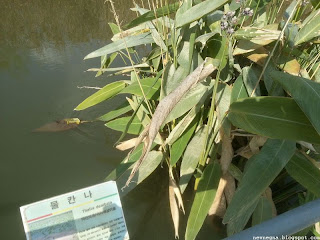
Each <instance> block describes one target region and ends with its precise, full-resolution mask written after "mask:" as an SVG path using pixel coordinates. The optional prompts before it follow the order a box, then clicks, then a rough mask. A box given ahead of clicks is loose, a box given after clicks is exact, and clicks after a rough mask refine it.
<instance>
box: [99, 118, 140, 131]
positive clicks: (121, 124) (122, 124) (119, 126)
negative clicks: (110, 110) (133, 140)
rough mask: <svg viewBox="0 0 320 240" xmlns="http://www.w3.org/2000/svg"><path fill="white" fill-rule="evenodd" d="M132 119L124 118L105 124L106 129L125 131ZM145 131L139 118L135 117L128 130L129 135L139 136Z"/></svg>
mask: <svg viewBox="0 0 320 240" xmlns="http://www.w3.org/2000/svg"><path fill="white" fill-rule="evenodd" d="M130 118H131V117H122V118H117V119H115V120H112V121H110V122H108V123H106V124H105V126H106V127H108V128H111V129H113V130H116V131H120V132H123V131H125V129H126V127H127V124H128V122H129V120H130ZM142 129H143V125H142V123H141V122H140V120H139V118H138V117H137V116H135V117H134V118H133V120H132V122H131V124H130V126H129V127H128V129H127V133H130V134H135V135H138V134H139V133H140V132H141V131H142Z"/></svg>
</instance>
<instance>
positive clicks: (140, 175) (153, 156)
mask: <svg viewBox="0 0 320 240" xmlns="http://www.w3.org/2000/svg"><path fill="white" fill-rule="evenodd" d="M162 159H163V153H162V152H158V151H151V152H150V153H149V154H148V157H147V159H146V160H145V161H143V163H142V164H141V166H140V168H139V170H138V171H137V173H136V174H135V176H134V178H133V179H132V181H131V183H130V184H129V186H127V187H125V188H123V189H122V191H121V192H120V196H121V197H123V196H125V195H126V194H127V193H129V192H130V191H131V190H132V189H134V188H135V187H136V186H137V185H138V184H140V183H141V182H142V181H143V180H144V179H146V178H147V177H148V176H149V175H150V174H151V173H152V172H153V171H154V170H155V169H156V168H157V167H158V166H159V164H160V163H161V161H162ZM133 167H134V165H131V166H130V167H129V168H128V169H127V170H126V171H125V172H124V173H123V174H122V175H121V176H120V177H119V178H118V179H117V185H118V186H119V188H122V187H123V186H125V184H126V181H127V180H128V177H129V176H130V173H131V170H132V168H133Z"/></svg>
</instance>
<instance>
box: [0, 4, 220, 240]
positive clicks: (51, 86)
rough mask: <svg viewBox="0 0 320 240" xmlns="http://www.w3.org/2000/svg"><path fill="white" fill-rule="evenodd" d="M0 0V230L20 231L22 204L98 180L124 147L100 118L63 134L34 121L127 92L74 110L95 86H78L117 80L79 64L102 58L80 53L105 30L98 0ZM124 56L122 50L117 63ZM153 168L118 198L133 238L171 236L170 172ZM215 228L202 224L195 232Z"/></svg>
mask: <svg viewBox="0 0 320 240" xmlns="http://www.w3.org/2000/svg"><path fill="white" fill-rule="evenodd" d="M128 2H129V1H127V0H117V1H115V5H116V8H117V10H118V14H119V16H120V19H121V20H122V21H123V22H128V21H129V19H130V18H133V17H134V14H133V13H131V12H130V11H129V9H128V6H129V5H128ZM1 3H2V4H1V8H0V15H1V16H2V18H1V21H0V79H1V81H0V110H1V114H0V136H1V138H0V159H1V167H0V189H1V194H0V226H1V227H0V229H1V233H0V238H1V239H25V236H24V232H23V226H22V222H21V218H20V212H19V207H20V206H22V205H25V204H28V203H32V202H34V201H39V200H42V199H45V198H49V197H52V196H55V195H60V194H63V193H66V192H68V191H74V190H77V189H80V188H84V187H87V186H90V185H93V184H97V183H101V182H102V181H103V179H104V178H105V177H106V176H107V175H108V173H110V172H111V170H112V169H114V168H115V167H116V165H117V164H118V163H119V162H120V161H121V160H122V159H123V157H124V156H125V153H121V152H119V151H117V150H116V149H115V148H114V147H113V144H114V143H115V142H116V140H117V139H118V137H119V136H120V134H119V133H118V132H114V131H111V130H109V129H107V128H106V127H104V125H103V123H90V124H85V125H82V126H80V127H79V129H76V130H70V131H66V132H59V133H33V132H32V130H33V129H35V128H38V127H40V126H41V125H43V124H46V123H49V122H52V121H55V120H59V119H63V118H69V117H78V118H80V119H82V120H90V119H94V118H96V117H98V116H100V115H102V114H104V113H105V112H107V111H108V110H110V109H112V108H113V107H114V106H116V105H118V104H119V101H120V99H123V96H122V97H120V98H119V97H116V98H114V99H111V100H109V101H107V102H106V103H102V104H100V105H98V106H97V107H94V108H89V109H88V110H86V111H81V112H75V111H73V109H74V108H75V107H76V106H77V105H78V104H79V103H80V102H81V101H82V100H84V99H85V98H86V97H87V96H89V95H91V94H92V93H93V92H94V91H95V90H92V89H79V88H78V86H98V87H101V86H104V85H105V84H106V83H108V82H110V81H114V80H116V79H118V78H106V77H101V78H95V77H94V74H93V73H88V72H85V70H87V69H88V68H90V67H97V66H99V61H100V60H99V59H95V60H90V61H83V57H84V56H85V55H86V54H88V53H90V52H91V51H93V50H95V49H97V48H99V47H102V46H104V45H106V44H107V43H108V39H110V38H111V32H110V30H109V27H108V24H107V23H108V22H111V21H113V15H112V13H111V12H110V9H109V8H108V5H105V4H104V0H68V1H65V0H47V1H43V0H29V1H25V0H2V1H1ZM121 64H122V63H121V62H120V59H118V60H117V61H116V62H115V64H114V65H113V66H120V65H121ZM157 172H158V173H157V174H155V175H154V176H152V177H151V178H149V179H147V180H146V182H145V183H144V184H142V185H141V186H139V187H137V188H136V189H135V190H134V191H132V193H130V194H128V195H127V196H126V197H124V198H123V199H122V201H123V206H124V213H125V217H126V220H127V225H128V229H129V234H130V236H131V239H174V233H173V227H172V223H171V217H170V211H169V204H168V200H167V199H168V197H167V194H168V193H167V181H163V180H161V179H163V178H162V173H164V172H166V170H164V169H159V170H157ZM185 220H186V219H185V218H184V220H183V224H185ZM183 229H184V228H181V234H182V235H183ZM155 232H156V234H154V233H155ZM150 236H151V237H150ZM214 237H217V236H216V235H215V234H213V235H212V229H210V227H208V226H205V227H204V229H203V231H202V232H201V234H200V236H199V239H213V238H214ZM218 239H219V238H218Z"/></svg>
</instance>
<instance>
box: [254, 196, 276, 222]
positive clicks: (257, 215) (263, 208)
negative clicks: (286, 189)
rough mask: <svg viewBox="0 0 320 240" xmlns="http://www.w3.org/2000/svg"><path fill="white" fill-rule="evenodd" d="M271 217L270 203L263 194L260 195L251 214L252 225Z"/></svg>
mask: <svg viewBox="0 0 320 240" xmlns="http://www.w3.org/2000/svg"><path fill="white" fill-rule="evenodd" d="M271 218H272V203H271V202H270V200H269V199H268V198H266V197H264V196H261V197H260V199H259V202H258V205H257V207H256V209H255V210H254V212H253V214H252V226H254V225H257V224H260V223H262V222H264V221H266V220H269V219H271Z"/></svg>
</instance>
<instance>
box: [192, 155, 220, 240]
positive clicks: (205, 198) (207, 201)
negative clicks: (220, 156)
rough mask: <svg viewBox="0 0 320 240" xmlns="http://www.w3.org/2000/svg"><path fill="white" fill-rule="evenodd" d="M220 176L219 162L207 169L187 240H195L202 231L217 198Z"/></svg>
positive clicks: (200, 184) (198, 193) (199, 187)
mask: <svg viewBox="0 0 320 240" xmlns="http://www.w3.org/2000/svg"><path fill="white" fill-rule="evenodd" d="M220 176H221V170H220V166H219V164H218V163H217V161H215V162H214V163H211V164H209V165H208V166H207V167H206V168H205V170H204V172H203V175H202V177H201V179H200V182H199V185H198V189H197V192H196V195H195V198H194V200H193V204H192V207H191V210H190V215H189V218H188V223H187V229H186V240H193V239H195V238H196V236H197V234H198V232H199V231H200V229H201V227H202V224H203V222H204V220H205V218H206V216H207V214H208V212H209V209H210V207H211V204H212V203H213V200H214V198H215V195H216V191H217V188H218V184H219V180H220Z"/></svg>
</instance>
